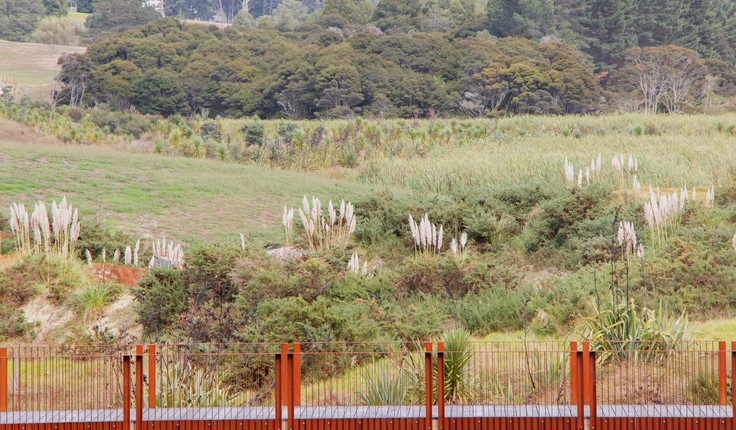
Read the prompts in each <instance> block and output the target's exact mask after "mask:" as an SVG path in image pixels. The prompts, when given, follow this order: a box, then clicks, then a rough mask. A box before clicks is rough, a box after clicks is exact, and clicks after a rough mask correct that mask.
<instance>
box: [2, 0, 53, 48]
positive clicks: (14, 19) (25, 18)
mask: <svg viewBox="0 0 736 430" xmlns="http://www.w3.org/2000/svg"><path fill="white" fill-rule="evenodd" d="M44 13H45V8H44V5H43V3H42V1H41V0H0V39H6V40H12V41H16V42H22V41H24V40H26V38H27V37H28V36H29V35H30V34H31V32H33V30H34V29H35V28H36V24H37V23H38V21H39V20H40V19H41V18H42V17H43V15H44Z"/></svg>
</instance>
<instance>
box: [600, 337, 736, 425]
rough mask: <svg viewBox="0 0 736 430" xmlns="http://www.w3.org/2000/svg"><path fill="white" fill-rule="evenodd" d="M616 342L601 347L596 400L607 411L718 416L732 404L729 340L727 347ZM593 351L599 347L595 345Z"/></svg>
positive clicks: (691, 343)
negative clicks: (729, 383) (727, 353)
mask: <svg viewBox="0 0 736 430" xmlns="http://www.w3.org/2000/svg"><path fill="white" fill-rule="evenodd" d="M613 346H614V347H613V348H609V349H606V350H602V349H598V351H597V363H596V364H597V369H596V371H597V378H596V387H597V399H598V405H599V406H600V407H602V408H603V409H604V410H605V411H606V412H607V411H609V410H610V411H611V413H618V414H621V413H626V414H630V415H632V416H638V415H641V414H647V413H653V414H656V415H657V416H689V415H691V414H695V413H698V412H700V413H707V414H709V415H711V416H718V414H720V413H721V412H722V411H723V409H724V407H725V406H726V405H730V404H731V397H730V393H729V392H728V387H727V385H726V384H728V381H729V377H728V370H729V369H728V367H730V365H729V366H726V364H727V359H726V358H727V357H726V350H725V344H724V345H723V348H719V343H718V342H710V341H694V342H678V343H672V344H653V345H643V344H639V343H636V342H626V343H624V342H621V343H617V344H614V345H613ZM591 349H593V350H596V345H595V343H592V344H591ZM610 406H616V407H610Z"/></svg>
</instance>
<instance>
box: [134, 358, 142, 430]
mask: <svg viewBox="0 0 736 430" xmlns="http://www.w3.org/2000/svg"><path fill="white" fill-rule="evenodd" d="M142 352H143V351H142V349H141V354H138V355H136V356H135V427H136V429H140V428H143V391H144V389H143V354H142Z"/></svg>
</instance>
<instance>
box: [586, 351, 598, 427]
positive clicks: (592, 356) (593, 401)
mask: <svg viewBox="0 0 736 430" xmlns="http://www.w3.org/2000/svg"><path fill="white" fill-rule="evenodd" d="M595 362H596V353H595V351H588V363H589V364H588V368H589V370H590V376H589V378H590V387H589V388H588V389H589V391H590V430H596V428H597V427H598V399H597V389H596V379H597V374H596V363H595Z"/></svg>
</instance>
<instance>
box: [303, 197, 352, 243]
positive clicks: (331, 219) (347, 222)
mask: <svg viewBox="0 0 736 430" xmlns="http://www.w3.org/2000/svg"><path fill="white" fill-rule="evenodd" d="M299 217H300V218H301V221H302V226H303V227H304V232H305V233H306V235H307V241H308V242H309V248H310V249H311V250H312V251H317V250H327V249H331V248H335V247H344V246H346V245H347V244H348V243H349V242H350V236H351V235H352V234H353V233H354V232H355V227H356V224H357V218H356V215H355V208H354V207H353V204H352V203H351V202H345V200H342V201H340V206H339V207H337V208H335V206H334V205H333V204H332V200H330V201H329V203H328V204H327V216H326V217H325V216H324V214H323V211H322V202H321V201H320V199H319V198H317V197H312V204H311V206H310V204H309V200H308V199H307V196H304V199H303V200H302V208H300V209H299Z"/></svg>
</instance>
